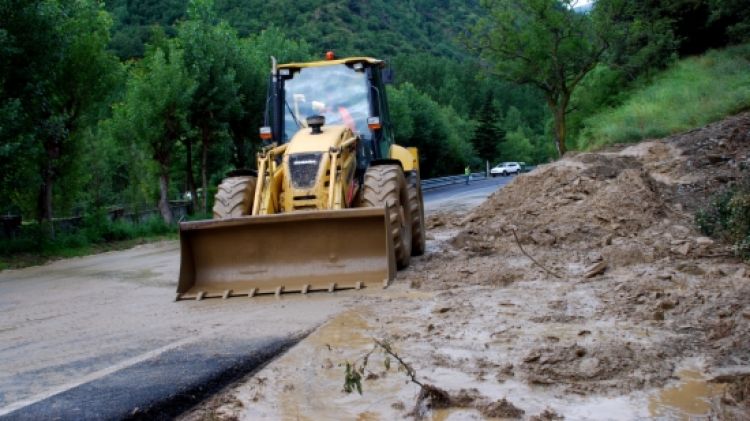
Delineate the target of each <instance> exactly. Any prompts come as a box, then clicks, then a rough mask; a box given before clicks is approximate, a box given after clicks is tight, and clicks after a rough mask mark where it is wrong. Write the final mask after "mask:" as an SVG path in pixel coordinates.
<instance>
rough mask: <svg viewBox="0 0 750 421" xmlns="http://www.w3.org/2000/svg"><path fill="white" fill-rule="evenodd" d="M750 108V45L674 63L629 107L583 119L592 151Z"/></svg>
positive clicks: (628, 102)
mask: <svg viewBox="0 0 750 421" xmlns="http://www.w3.org/2000/svg"><path fill="white" fill-rule="evenodd" d="M748 108H750V44H745V45H739V46H735V47H730V48H726V49H723V50H715V51H709V52H708V53H706V54H704V55H702V56H698V57H690V58H686V59H683V60H680V61H679V62H677V63H675V64H674V65H673V66H672V67H670V68H669V69H667V70H665V71H664V72H662V73H661V74H659V75H658V76H656V77H655V78H654V79H653V80H652V81H651V83H650V84H648V85H647V86H645V87H642V88H638V89H635V90H634V91H633V92H632V93H631V95H630V96H629V98H628V99H627V100H625V102H624V103H623V104H622V105H620V106H618V107H616V108H614V109H607V110H603V111H602V112H600V113H598V114H595V115H593V116H591V117H589V118H587V119H586V120H585V125H586V128H585V129H584V130H583V132H582V133H581V138H580V139H579V140H578V144H579V145H581V147H582V148H584V149H592V148H597V147H601V146H605V145H608V144H613V143H621V142H635V141H639V140H642V139H647V138H655V137H663V136H667V135H670V134H674V133H678V132H682V131H686V130H690V129H693V128H696V127H700V126H703V125H705V124H708V123H710V122H713V121H716V120H720V119H721V118H723V117H725V116H727V115H730V114H734V113H737V112H739V111H742V110H744V109H748Z"/></svg>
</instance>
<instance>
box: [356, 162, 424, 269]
mask: <svg viewBox="0 0 750 421" xmlns="http://www.w3.org/2000/svg"><path fill="white" fill-rule="evenodd" d="M386 203H388V207H389V209H388V210H389V214H390V218H391V220H390V222H391V230H392V233H391V235H392V237H393V249H394V252H395V254H396V267H397V268H398V269H403V268H405V267H407V266H409V261H410V260H411V246H412V242H411V233H412V227H411V223H412V218H411V212H410V211H409V192H408V188H407V185H406V179H405V178H404V171H403V170H402V169H401V167H399V166H398V165H377V166H374V167H370V168H368V169H367V171H366V172H365V180H364V186H363V188H362V196H361V202H360V206H362V207H383V206H385V204H386Z"/></svg>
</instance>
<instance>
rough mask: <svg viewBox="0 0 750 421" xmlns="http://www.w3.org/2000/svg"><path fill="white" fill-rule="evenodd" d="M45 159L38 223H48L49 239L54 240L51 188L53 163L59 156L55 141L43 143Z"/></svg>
mask: <svg viewBox="0 0 750 421" xmlns="http://www.w3.org/2000/svg"><path fill="white" fill-rule="evenodd" d="M44 149H45V158H46V161H45V162H44V167H43V168H42V184H41V185H40V186H39V201H38V203H37V215H38V218H37V219H38V221H39V222H43V221H48V222H49V223H50V224H49V235H50V238H55V226H54V225H53V224H52V187H53V185H54V182H55V168H54V162H55V160H56V159H57V158H58V157H59V156H60V146H59V143H58V142H57V140H56V139H50V140H48V141H46V142H44Z"/></svg>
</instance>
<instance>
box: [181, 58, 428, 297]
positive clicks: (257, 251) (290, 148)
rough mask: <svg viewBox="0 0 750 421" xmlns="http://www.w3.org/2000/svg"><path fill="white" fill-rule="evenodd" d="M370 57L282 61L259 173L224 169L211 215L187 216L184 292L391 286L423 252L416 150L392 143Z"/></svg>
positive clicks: (272, 84)
mask: <svg viewBox="0 0 750 421" xmlns="http://www.w3.org/2000/svg"><path fill="white" fill-rule="evenodd" d="M391 79H392V71H391V70H390V69H387V68H386V66H385V62H383V61H381V60H376V59H373V58H369V57H351V58H345V59H336V58H333V57H331V56H330V54H329V56H328V57H327V59H326V60H323V61H315V62H306V63H290V64H282V65H277V64H276V60H275V59H272V70H271V76H270V79H269V89H268V95H267V100H266V112H265V116H264V121H265V123H264V126H263V127H261V129H260V137H261V138H262V139H263V142H264V146H263V147H262V149H261V151H260V152H259V153H258V155H257V167H256V168H257V170H252V171H251V170H238V171H234V172H232V173H230V174H228V175H227V178H225V179H224V180H223V181H222V182H221V184H220V185H219V188H218V192H217V194H216V196H215V202H214V203H215V204H214V208H213V219H211V220H205V221H194V222H183V223H181V224H180V251H181V262H180V278H179V283H178V286H177V300H183V299H193V300H201V299H203V298H229V297H237V296H240V297H253V296H255V295H259V294H277V295H278V294H282V293H286V292H299V293H303V294H305V293H308V292H312V291H335V290H341V289H360V288H372V287H386V286H387V285H388V284H389V283H390V282H391V281H392V280H393V279H394V277H395V274H396V269H400V268H403V267H406V266H408V265H409V261H410V257H411V256H415V255H421V254H422V253H423V252H424V249H425V228H424V210H423V203H422V189H421V184H420V177H419V157H418V152H417V150H416V149H415V148H404V147H401V146H398V145H396V144H395V143H394V134H393V125H392V122H391V119H390V116H389V113H388V102H387V98H386V90H385V84H386V83H389V82H390V80H391Z"/></svg>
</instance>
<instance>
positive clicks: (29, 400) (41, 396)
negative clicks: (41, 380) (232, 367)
mask: <svg viewBox="0 0 750 421" xmlns="http://www.w3.org/2000/svg"><path fill="white" fill-rule="evenodd" d="M201 337H202V336H192V337H190V338H185V339H181V340H179V341H177V342H172V343H171V344H169V345H165V346H163V347H161V348H157V349H154V350H153V351H149V352H146V353H144V354H141V355H138V356H136V357H133V358H129V359H127V360H124V361H122V362H119V363H117V364H115V365H112V366H109V367H107V368H104V369H102V370H99V371H95V372H93V373H91V374H89V375H87V376H84V377H81V378H80V379H78V380H76V381H74V382H70V383H66V384H64V385H61V386H58V387H55V388H53V389H50V390H47V391H46V392H42V393H39V394H37V395H34V396H32V397H30V398H26V399H23V400H21V401H18V402H14V403H12V404H10V405H8V406H6V407H4V408H0V417H1V416H3V415H8V414H9V413H11V412H13V411H16V410H18V409H21V408H24V407H27V406H29V405H33V404H35V403H37V402H40V401H43V400H45V399H47V398H49V397H51V396H55V395H57V394H59V393H62V392H65V391H66V390H70V389H73V388H74V387H77V386H80V385H82V384H85V383H88V382H91V381H94V380H97V379H100V378H102V377H104V376H108V375H110V374H112V373H114V372H116V371H119V370H122V369H123V368H127V367H130V366H132V365H135V364H138V363H140V362H143V361H145V360H148V359H150V358H153V357H156V356H158V355H160V354H163V353H164V352H167V351H169V350H172V349H175V348H178V347H180V346H182V345H185V344H188V343H190V342H194V341H197V340H198V339H200V338H201Z"/></svg>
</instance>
